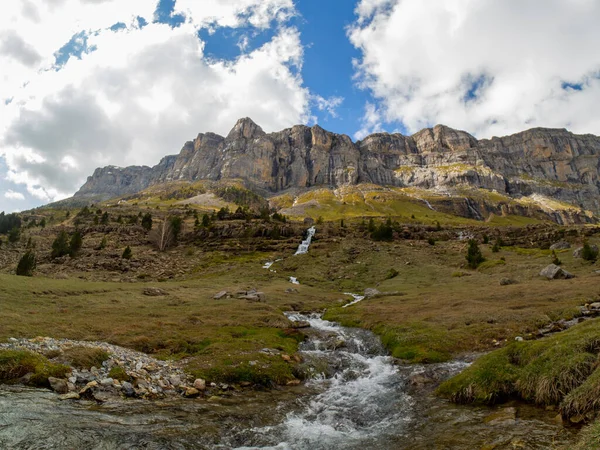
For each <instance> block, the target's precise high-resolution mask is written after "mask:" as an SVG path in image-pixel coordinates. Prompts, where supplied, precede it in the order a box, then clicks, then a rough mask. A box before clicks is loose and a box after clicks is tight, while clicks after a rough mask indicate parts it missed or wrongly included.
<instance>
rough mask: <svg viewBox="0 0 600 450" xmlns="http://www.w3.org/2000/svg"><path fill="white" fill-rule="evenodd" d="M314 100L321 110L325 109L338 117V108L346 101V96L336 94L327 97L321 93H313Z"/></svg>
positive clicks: (334, 116) (330, 114)
mask: <svg viewBox="0 0 600 450" xmlns="http://www.w3.org/2000/svg"><path fill="white" fill-rule="evenodd" d="M312 101H313V102H314V104H315V106H316V108H317V109H318V110H319V111H325V112H327V114H328V115H329V116H330V117H332V118H334V119H335V118H337V117H338V113H337V109H338V108H339V107H340V106H341V104H342V103H344V97H339V96H335V95H334V96H332V97H328V98H325V97H322V96H320V95H313V96H312Z"/></svg>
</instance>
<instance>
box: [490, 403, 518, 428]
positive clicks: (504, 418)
mask: <svg viewBox="0 0 600 450" xmlns="http://www.w3.org/2000/svg"><path fill="white" fill-rule="evenodd" d="M516 419H517V408H515V407H512V406H511V407H509V408H502V409H501V410H499V411H497V412H494V413H492V414H490V415H489V416H487V417H486V418H485V419H483V421H484V422H485V423H487V424H488V425H506V424H507V423H514V422H515V421H516Z"/></svg>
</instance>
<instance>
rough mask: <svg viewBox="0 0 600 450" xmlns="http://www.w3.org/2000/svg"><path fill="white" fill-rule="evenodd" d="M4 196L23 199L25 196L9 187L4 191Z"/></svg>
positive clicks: (10, 198) (11, 198)
mask: <svg viewBox="0 0 600 450" xmlns="http://www.w3.org/2000/svg"><path fill="white" fill-rule="evenodd" d="M4 198H7V199H9V200H25V196H24V195H23V194H21V193H20V192H15V191H13V190H11V189H9V190H8V192H5V193H4Z"/></svg>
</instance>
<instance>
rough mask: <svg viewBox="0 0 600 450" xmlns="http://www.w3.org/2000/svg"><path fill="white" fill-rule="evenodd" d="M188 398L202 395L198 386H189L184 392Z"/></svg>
mask: <svg viewBox="0 0 600 450" xmlns="http://www.w3.org/2000/svg"><path fill="white" fill-rule="evenodd" d="M183 395H184V396H185V397H186V398H194V397H198V396H199V395H200V391H199V390H198V389H196V388H187V389H186V390H185V393H184V394H183Z"/></svg>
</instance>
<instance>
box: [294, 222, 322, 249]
mask: <svg viewBox="0 0 600 450" xmlns="http://www.w3.org/2000/svg"><path fill="white" fill-rule="evenodd" d="M316 232H317V229H316V228H315V227H310V228H309V229H308V230H307V231H306V233H307V236H306V239H305V240H304V241H302V243H301V244H300V245H299V246H298V250H296V253H294V256H295V255H304V254H306V253H308V247H310V243H311V241H312V238H313V236H314V235H315V233H316Z"/></svg>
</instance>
